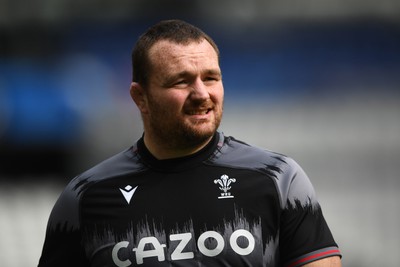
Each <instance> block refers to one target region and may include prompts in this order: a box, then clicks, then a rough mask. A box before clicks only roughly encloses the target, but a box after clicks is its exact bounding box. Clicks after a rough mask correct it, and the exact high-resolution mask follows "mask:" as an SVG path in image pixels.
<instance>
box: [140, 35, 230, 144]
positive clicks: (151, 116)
mask: <svg viewBox="0 0 400 267" xmlns="http://www.w3.org/2000/svg"><path fill="white" fill-rule="evenodd" d="M149 58H150V61H151V71H150V75H149V77H150V78H149V83H148V86H147V88H146V89H145V90H144V91H145V94H146V98H147V111H148V112H147V114H145V116H144V117H143V119H144V125H145V135H146V134H149V135H150V137H151V138H156V139H158V142H160V141H161V142H167V143H168V144H169V145H170V146H171V148H175V149H180V148H185V147H187V146H197V145H201V144H203V143H204V142H206V141H208V140H209V139H210V138H211V137H212V136H213V134H214V132H215V131H216V130H217V128H218V126H219V124H220V122H221V118H222V111H223V96H224V89H223V84H222V77H221V70H220V67H219V62H218V56H217V53H216V52H215V50H214V48H213V47H212V46H211V45H210V44H209V43H208V42H207V41H206V40H203V41H202V42H200V43H197V42H192V43H189V44H188V45H180V44H175V43H172V42H169V41H160V42H158V43H156V44H155V45H154V46H153V47H152V48H151V49H150V51H149ZM164 145H165V144H164Z"/></svg>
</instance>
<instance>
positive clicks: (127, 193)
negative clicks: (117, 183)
mask: <svg viewBox="0 0 400 267" xmlns="http://www.w3.org/2000/svg"><path fill="white" fill-rule="evenodd" d="M137 188H138V187H137V186H136V187H135V188H133V187H132V186H130V185H127V186H125V188H120V189H119V190H120V191H121V193H122V195H123V196H124V198H125V200H126V202H128V204H129V203H130V202H131V199H132V196H133V194H134V193H135V191H136V189H137Z"/></svg>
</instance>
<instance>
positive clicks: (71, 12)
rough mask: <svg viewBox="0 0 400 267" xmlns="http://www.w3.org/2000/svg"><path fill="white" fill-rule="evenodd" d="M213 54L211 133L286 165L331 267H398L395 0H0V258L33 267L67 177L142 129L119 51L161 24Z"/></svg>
mask: <svg viewBox="0 0 400 267" xmlns="http://www.w3.org/2000/svg"><path fill="white" fill-rule="evenodd" d="M170 18H180V19H184V20H187V21H188V22H191V23H193V24H195V25H197V26H199V27H200V28H202V29H203V30H204V31H205V32H207V33H208V34H209V35H211V37H213V38H214V39H215V41H216V42H217V44H218V45H219V47H220V50H221V66H222V70H223V79H224V85H225V94H226V101H225V114H224V120H223V123H222V125H221V127H220V130H222V131H223V132H225V133H226V134H227V135H233V136H235V137H237V138H239V139H242V140H245V141H247V142H248V143H251V144H254V145H258V146H262V147H265V148H268V149H271V150H275V151H278V152H281V153H284V154H288V155H290V156H292V157H293V158H295V159H296V160H297V161H298V162H299V163H300V164H301V165H302V166H303V168H304V169H305V170H306V172H307V173H308V174H309V176H310V178H311V180H312V182H313V184H314V186H315V188H316V190H317V194H318V196H319V199H320V202H321V204H322V206H323V208H324V211H325V217H326V218H327V220H328V222H329V224H330V226H331V229H332V231H333V233H334V235H335V237H336V239H337V242H338V243H339V245H340V247H341V250H342V252H343V254H344V258H343V262H344V266H349V267H358V266H377V265H380V266H387V267H392V266H393V267H395V266H400V256H399V253H398V251H399V249H400V231H399V225H400V207H399V206H400V197H399V194H398V190H399V188H400V182H399V179H398V166H399V163H400V160H399V159H400V105H399V104H400V75H399V74H400V2H399V1H396V0H381V1H371V0H367V1H365V0H364V1H361V0H347V1H344V0H338V1H334V2H332V1H327V0H325V1H312V0H307V1H295V2H294V1H289V0H268V1H262V0H251V1H234V0H232V1H228V0H219V1H211V0H202V1H199V0H193V1H185V0H164V1H161V0H159V1H144V0H136V1H128V0H121V1H111V0H98V1H77V0H68V1H67V0H56V1H54V0H31V1H29V3H27V2H25V1H21V0H13V1H11V0H0V236H1V238H0V262H1V263H2V266H3V265H4V266H8V267H20V266H35V265H36V264H37V261H38V257H39V256H40V252H41V246H42V243H43V239H44V231H45V227H46V223H47V218H48V215H49V213H50V210H51V208H52V206H53V204H54V201H55V200H56V198H57V197H58V195H59V194H60V192H61V190H62V188H63V187H64V186H65V184H66V183H67V182H68V180H70V179H71V178H72V177H74V176H75V175H76V174H78V173H80V172H82V171H83V170H85V169H87V168H89V167H91V166H92V165H94V164H96V163H97V162H99V161H101V160H103V159H105V158H106V157H108V156H111V155H113V154H115V153H117V152H119V151H120V150H122V149H124V148H126V147H127V146H129V145H130V144H132V143H133V142H134V141H135V140H137V139H138V138H139V137H140V136H141V133H142V124H141V120H140V116H139V113H138V110H137V109H136V107H135V106H134V104H133V102H132V101H131V100H130V96H129V85H130V80H131V66H130V64H131V63H130V53H131V49H132V47H133V45H134V43H135V41H136V40H137V38H138V36H139V34H141V33H142V32H143V31H144V30H146V29H147V28H148V27H149V26H151V25H152V24H154V23H156V22H157V21H159V20H161V19H170Z"/></svg>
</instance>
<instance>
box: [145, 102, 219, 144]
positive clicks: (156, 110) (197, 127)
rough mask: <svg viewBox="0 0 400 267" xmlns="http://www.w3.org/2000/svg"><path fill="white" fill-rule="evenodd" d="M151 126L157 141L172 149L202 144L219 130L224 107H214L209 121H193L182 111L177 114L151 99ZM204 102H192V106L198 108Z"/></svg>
mask: <svg viewBox="0 0 400 267" xmlns="http://www.w3.org/2000/svg"><path fill="white" fill-rule="evenodd" d="M149 100H150V101H149V108H150V110H151V112H150V115H149V123H148V125H149V127H150V129H149V130H151V132H152V136H153V137H155V138H156V139H157V143H159V144H161V145H162V146H164V147H166V148H170V149H188V148H192V147H193V148H194V147H198V146H201V145H203V144H205V143H206V142H208V141H209V140H211V138H212V136H213V135H214V134H215V132H216V131H217V129H218V127H219V125H220V123H221V119H222V113H223V112H222V111H223V107H222V106H221V107H219V106H218V107H216V106H215V105H213V106H214V108H213V112H214V116H213V117H212V118H211V121H210V120H207V121H201V120H199V121H192V120H190V119H188V118H185V116H184V115H183V114H181V113H179V114H176V113H173V112H171V110H170V109H169V108H168V107H166V105H165V104H160V103H158V102H157V101H156V100H155V99H149ZM201 105H204V103H192V104H191V107H192V108H196V107H200V106H201Z"/></svg>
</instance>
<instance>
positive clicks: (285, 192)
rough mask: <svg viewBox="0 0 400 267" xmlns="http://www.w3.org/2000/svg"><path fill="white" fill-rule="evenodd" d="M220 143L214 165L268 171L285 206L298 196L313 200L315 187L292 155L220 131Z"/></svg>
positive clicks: (266, 172) (302, 198)
mask: <svg viewBox="0 0 400 267" xmlns="http://www.w3.org/2000/svg"><path fill="white" fill-rule="evenodd" d="M218 146H219V149H218V150H217V152H216V153H215V157H214V158H213V162H214V164H217V165H222V166H226V167H231V168H240V169H249V170H253V171H257V172H261V173H263V174H265V175H266V176H267V177H269V178H271V179H272V180H273V181H274V183H275V185H276V188H277V191H278V193H279V195H280V198H281V205H282V208H284V207H285V206H286V205H288V203H291V204H293V203H294V202H295V201H296V200H299V199H300V200H301V201H306V200H307V199H308V198H309V197H311V198H312V199H314V195H315V194H314V189H313V187H312V185H311V182H310V180H309V178H308V176H307V175H306V173H305V172H304V170H303V169H302V167H301V166H300V165H299V164H298V163H297V162H296V161H295V160H294V159H292V158H291V157H289V156H286V155H283V154H280V153H277V152H273V151H270V150H267V149H263V148H260V147H256V146H252V145H249V144H247V143H245V142H243V141H240V140H238V139H235V138H234V137H232V136H224V135H223V134H220V142H219V145H218Z"/></svg>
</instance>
